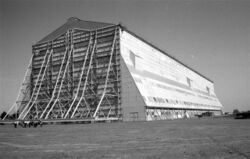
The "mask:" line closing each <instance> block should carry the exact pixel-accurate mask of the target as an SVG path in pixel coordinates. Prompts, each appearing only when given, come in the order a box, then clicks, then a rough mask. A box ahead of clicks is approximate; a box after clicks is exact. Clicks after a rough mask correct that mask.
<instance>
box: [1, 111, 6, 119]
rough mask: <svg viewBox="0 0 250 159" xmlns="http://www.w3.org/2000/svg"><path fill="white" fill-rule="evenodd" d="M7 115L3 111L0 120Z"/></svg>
mask: <svg viewBox="0 0 250 159" xmlns="http://www.w3.org/2000/svg"><path fill="white" fill-rule="evenodd" d="M6 114H7V113H6V112H5V111H3V112H2V114H1V116H0V118H1V119H3V118H4V117H5V115H6Z"/></svg>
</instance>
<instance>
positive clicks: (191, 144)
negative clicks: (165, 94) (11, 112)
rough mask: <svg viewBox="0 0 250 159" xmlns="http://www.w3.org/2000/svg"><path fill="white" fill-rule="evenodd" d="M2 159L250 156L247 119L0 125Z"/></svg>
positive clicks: (219, 157)
mask: <svg viewBox="0 0 250 159" xmlns="http://www.w3.org/2000/svg"><path fill="white" fill-rule="evenodd" d="M0 158H3V159H5V158H25V159H26V158H32V159H33V158H46V159H47V158H53V159H54V158H58V159H59V158H60V159H61V158H86V159H93V158H107V159H110V158H121V159H123V158H124V159H130V158H132V159H139V158H149V159H151V158H154V159H157V158H181V159H182V158H190V159H195V158H197V159H202V158H204V159H208V158H218V159H221V158H232V159H241V158H242V159H245V158H250V120H234V119H200V120H199V119H191V120H173V121H153V122H122V123H97V124H71V125H45V126H43V127H37V128H21V127H19V128H16V129H15V128H14V127H13V126H12V125H11V126H10V125H4V126H3V125H0Z"/></svg>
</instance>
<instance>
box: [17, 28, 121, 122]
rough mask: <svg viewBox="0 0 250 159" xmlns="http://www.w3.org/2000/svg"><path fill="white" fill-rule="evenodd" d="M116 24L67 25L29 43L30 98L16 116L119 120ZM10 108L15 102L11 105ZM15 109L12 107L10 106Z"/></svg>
mask: <svg viewBox="0 0 250 159" xmlns="http://www.w3.org/2000/svg"><path fill="white" fill-rule="evenodd" d="M118 39H119V27H118V26H110V27H107V28H101V29H97V30H92V31H82V30H78V29H72V30H68V32H67V33H65V34H63V35H61V36H59V37H57V38H56V39H54V40H53V41H51V42H50V43H46V44H37V45H34V46H33V52H39V53H34V55H33V56H34V57H33V58H32V62H31V64H30V65H31V66H29V67H31V73H30V74H31V75H30V76H31V77H30V81H29V85H30V86H31V87H30V88H29V89H27V90H28V92H29V93H27V95H28V100H27V101H26V102H25V101H24V100H25V98H23V99H22V103H25V105H23V106H22V107H19V108H18V111H19V112H21V113H20V115H19V118H18V119H20V120H32V119H41V120H51V119H92V120H93V119H94V120H99V119H102V118H105V119H111V120H113V119H116V118H117V119H119V118H120V116H121V110H120V104H121V103H120V49H119V40H118ZM12 107H14V106H12ZM12 109H13V108H12Z"/></svg>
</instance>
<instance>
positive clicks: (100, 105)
mask: <svg viewBox="0 0 250 159" xmlns="http://www.w3.org/2000/svg"><path fill="white" fill-rule="evenodd" d="M32 51H33V52H32V57H31V60H30V64H29V66H28V69H27V72H26V74H25V77H24V81H23V83H22V86H21V88H20V92H19V95H18V97H17V100H16V102H15V104H14V105H13V106H12V107H11V108H10V110H9V111H8V113H10V112H13V111H16V112H17V114H18V119H20V120H32V119H40V120H57V119H59V120H64V119H65V120H71V119H72V120H88V119H91V120H123V121H131V120H147V121H149V120H164V119H175V118H186V117H187V118H189V117H193V116H195V115H197V114H201V113H203V112H208V111H209V112H214V113H220V112H221V109H222V105H221V103H220V102H219V100H218V98H217V97H216V94H215V91H214V83H213V81H211V80H210V79H208V78H207V77H205V76H203V75H202V74H200V73H198V72H197V71H195V70H193V69H192V68H190V67H188V66H187V65H185V64H183V63H182V62H180V61H179V60H177V59H176V58H174V57H172V56H170V55H169V54H167V53H166V52H164V51H162V50H160V49H158V48H157V47H155V46H154V45H152V44H150V43H149V42H147V41H146V40H144V39H142V38H141V37H139V36H137V35H136V34H135V33H133V32H131V31H129V30H128V29H127V28H125V27H124V26H122V25H120V24H118V25H115V24H109V23H102V22H92V21H83V20H80V19H78V18H75V17H72V18H69V19H68V21H67V22H66V23H65V24H63V25H62V26H61V27H59V28H58V29H56V30H55V31H53V32H52V33H50V34H49V35H47V36H46V37H44V38H43V39H42V40H40V41H39V42H37V43H36V44H35V45H33V47H32Z"/></svg>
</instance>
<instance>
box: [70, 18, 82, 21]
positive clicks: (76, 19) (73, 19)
mask: <svg viewBox="0 0 250 159" xmlns="http://www.w3.org/2000/svg"><path fill="white" fill-rule="evenodd" d="M79 20H80V19H79V18H77V17H70V18H69V19H68V21H79Z"/></svg>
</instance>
